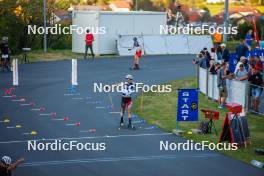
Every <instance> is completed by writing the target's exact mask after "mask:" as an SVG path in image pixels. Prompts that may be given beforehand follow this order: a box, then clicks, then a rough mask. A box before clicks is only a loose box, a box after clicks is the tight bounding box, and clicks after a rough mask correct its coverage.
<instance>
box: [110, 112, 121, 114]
mask: <svg viewBox="0 0 264 176" xmlns="http://www.w3.org/2000/svg"><path fill="white" fill-rule="evenodd" d="M109 114H120V112H109Z"/></svg>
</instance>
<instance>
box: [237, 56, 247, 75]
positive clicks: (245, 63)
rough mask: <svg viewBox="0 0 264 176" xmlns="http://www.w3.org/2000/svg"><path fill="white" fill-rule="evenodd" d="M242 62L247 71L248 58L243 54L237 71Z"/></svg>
mask: <svg viewBox="0 0 264 176" xmlns="http://www.w3.org/2000/svg"><path fill="white" fill-rule="evenodd" d="M241 64H243V66H244V69H246V71H248V63H247V58H246V57H245V56H241V58H240V61H239V62H238V63H237V64H236V68H235V72H236V71H237V70H238V69H239V67H240V65H241Z"/></svg>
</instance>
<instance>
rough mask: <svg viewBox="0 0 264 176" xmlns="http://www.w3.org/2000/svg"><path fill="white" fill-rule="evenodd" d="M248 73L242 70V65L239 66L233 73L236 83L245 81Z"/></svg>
mask: <svg viewBox="0 0 264 176" xmlns="http://www.w3.org/2000/svg"><path fill="white" fill-rule="evenodd" d="M247 74H248V72H247V71H246V69H245V68H244V64H240V65H239V69H237V70H236V72H235V79H236V80H238V81H244V82H245V81H246V80H247Z"/></svg>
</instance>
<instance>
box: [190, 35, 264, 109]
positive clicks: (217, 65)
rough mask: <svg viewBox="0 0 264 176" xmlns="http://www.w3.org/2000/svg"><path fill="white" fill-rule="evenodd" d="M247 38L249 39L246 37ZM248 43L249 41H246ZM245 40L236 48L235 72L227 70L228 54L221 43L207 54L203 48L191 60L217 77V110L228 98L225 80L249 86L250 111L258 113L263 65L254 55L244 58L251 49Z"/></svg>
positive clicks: (262, 86) (257, 56)
mask: <svg viewBox="0 0 264 176" xmlns="http://www.w3.org/2000/svg"><path fill="white" fill-rule="evenodd" d="M247 38H249V37H247ZM247 42H248V43H249V42H250V39H248V41H247ZM248 45H249V44H247V43H246V40H240V43H239V44H238V45H237V47H236V56H237V60H236V61H235V62H236V66H235V70H234V71H233V72H232V71H231V70H230V68H229V59H230V52H229V50H228V48H227V47H226V44H224V43H222V44H220V45H218V46H216V48H215V49H212V50H211V53H210V52H208V50H207V48H203V50H202V51H200V53H198V55H197V59H194V60H193V64H198V65H199V66H200V67H201V68H204V69H207V70H208V71H209V73H210V74H214V75H217V86H218V89H219V98H218V103H219V108H221V109H222V108H225V104H226V99H227V97H228V89H227V87H226V80H228V79H229V80H231V79H233V80H236V81H241V82H244V83H247V84H249V85H250V86H249V88H250V92H249V93H250V96H251V98H252V103H251V105H252V107H251V108H252V110H253V111H255V112H258V111H259V104H260V97H261V94H262V91H263V88H264V85H263V63H262V59H263V58H261V56H259V55H255V56H250V57H248V58H247V57H246V54H247V52H248V51H249V50H250V49H251V48H250V47H249V46H248Z"/></svg>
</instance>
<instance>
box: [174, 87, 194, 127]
mask: <svg viewBox="0 0 264 176" xmlns="http://www.w3.org/2000/svg"><path fill="white" fill-rule="evenodd" d="M178 121H198V90H197V89H178V111H177V122H178Z"/></svg>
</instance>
